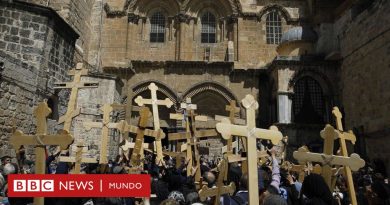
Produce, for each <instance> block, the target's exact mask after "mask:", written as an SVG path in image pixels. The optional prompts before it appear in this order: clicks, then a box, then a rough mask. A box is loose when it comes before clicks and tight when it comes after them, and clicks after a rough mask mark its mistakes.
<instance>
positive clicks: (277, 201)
mask: <svg viewBox="0 0 390 205" xmlns="http://www.w3.org/2000/svg"><path fill="white" fill-rule="evenodd" d="M262 205H287V202H286V200H285V199H283V198H282V197H280V196H279V195H275V194H269V195H268V196H267V197H265V198H264V201H263V204H262Z"/></svg>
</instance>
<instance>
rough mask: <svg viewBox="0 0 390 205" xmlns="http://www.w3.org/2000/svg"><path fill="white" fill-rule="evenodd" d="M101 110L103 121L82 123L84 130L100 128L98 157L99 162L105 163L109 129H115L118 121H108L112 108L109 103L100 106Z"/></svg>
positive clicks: (106, 160)
mask: <svg viewBox="0 0 390 205" xmlns="http://www.w3.org/2000/svg"><path fill="white" fill-rule="evenodd" d="M101 110H102V111H103V121H102V122H84V123H83V125H84V127H85V129H86V130H90V129H92V128H101V129H102V135H101V143H100V157H99V164H107V163H108V159H107V156H108V154H107V149H108V140H109V136H108V135H109V130H110V129H116V128H117V126H118V123H112V122H110V114H111V112H112V111H113V110H114V109H113V107H112V106H111V105H110V104H104V105H103V107H102V108H101Z"/></svg>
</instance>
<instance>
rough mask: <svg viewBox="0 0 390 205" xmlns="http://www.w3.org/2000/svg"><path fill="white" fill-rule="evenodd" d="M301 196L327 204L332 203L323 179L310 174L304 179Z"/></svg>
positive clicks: (330, 194)
mask: <svg viewBox="0 0 390 205" xmlns="http://www.w3.org/2000/svg"><path fill="white" fill-rule="evenodd" d="M301 194H303V195H305V196H306V197H307V198H309V199H320V200H322V201H323V202H325V203H327V204H331V203H332V193H331V191H330V190H329V187H328V185H327V184H326V182H325V180H324V178H322V176H320V175H318V174H310V175H308V176H306V177H305V179H304V181H303V183H302V189H301Z"/></svg>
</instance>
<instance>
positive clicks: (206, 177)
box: [204, 172, 215, 187]
mask: <svg viewBox="0 0 390 205" xmlns="http://www.w3.org/2000/svg"><path fill="white" fill-rule="evenodd" d="M204 180H205V181H206V182H207V184H208V186H209V187H212V186H213V185H214V183H215V175H214V174H213V173H212V172H205V173H204Z"/></svg>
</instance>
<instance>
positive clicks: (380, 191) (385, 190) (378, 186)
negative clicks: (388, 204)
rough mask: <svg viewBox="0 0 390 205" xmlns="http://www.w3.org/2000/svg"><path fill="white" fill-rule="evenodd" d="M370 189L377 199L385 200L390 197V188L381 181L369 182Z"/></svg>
mask: <svg viewBox="0 0 390 205" xmlns="http://www.w3.org/2000/svg"><path fill="white" fill-rule="evenodd" d="M371 190H372V192H373V193H374V196H376V197H377V198H378V199H379V200H381V201H385V200H388V199H389V198H390V188H389V187H388V185H387V184H385V183H384V182H382V181H375V182H374V183H372V184H371Z"/></svg>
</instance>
